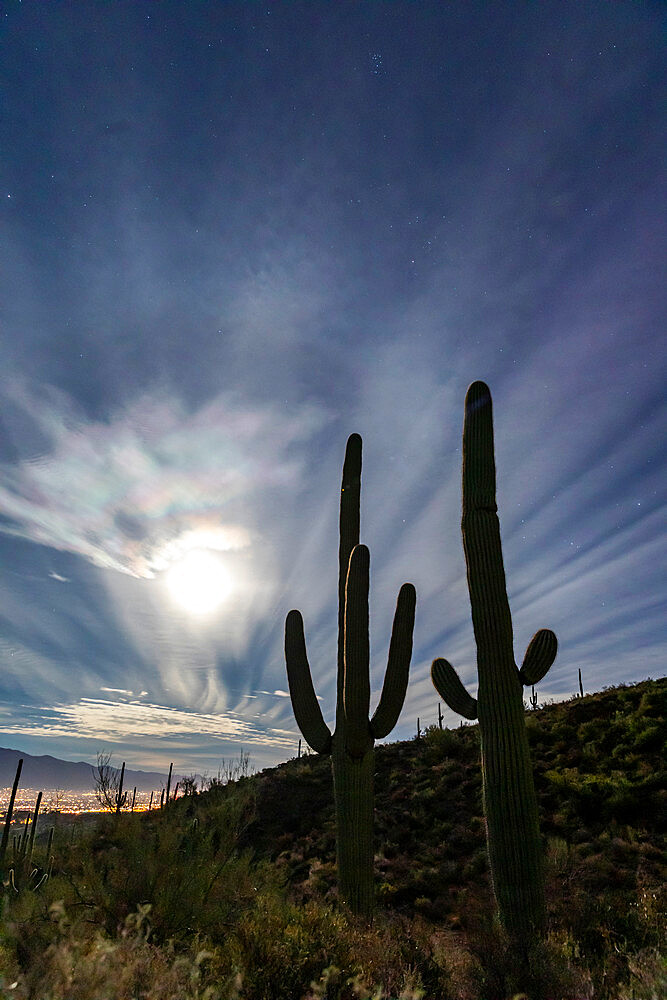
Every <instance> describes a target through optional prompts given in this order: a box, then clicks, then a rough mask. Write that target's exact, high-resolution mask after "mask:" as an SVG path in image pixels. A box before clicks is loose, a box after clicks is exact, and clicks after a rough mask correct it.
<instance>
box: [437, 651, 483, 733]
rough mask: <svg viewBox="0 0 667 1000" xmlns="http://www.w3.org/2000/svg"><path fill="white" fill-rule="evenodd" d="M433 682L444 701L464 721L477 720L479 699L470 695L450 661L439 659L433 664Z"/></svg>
mask: <svg viewBox="0 0 667 1000" xmlns="http://www.w3.org/2000/svg"><path fill="white" fill-rule="evenodd" d="M431 680H432V681H433V684H434V686H435V689H436V691H437V692H438V694H439V695H440V697H441V698H442V700H443V701H445V702H446V703H447V705H448V706H449V707H450V708H451V710H452V712H458V714H459V715H462V716H463V718H464V719H470V720H471V721H472V720H473V719H476V718H477V699H476V698H473V697H472V695H470V694H468V692H467V691H466V689H465V688H464V686H463V684H462V683H461V679H460V677H459V675H458V674H457V673H456V671H455V670H454V667H453V666H452V665H451V663H450V662H449V661H448V660H443V659H438V660H434V661H433V663H432V664H431Z"/></svg>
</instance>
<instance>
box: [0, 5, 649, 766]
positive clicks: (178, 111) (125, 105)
mask: <svg viewBox="0 0 667 1000" xmlns="http://www.w3.org/2000/svg"><path fill="white" fill-rule="evenodd" d="M1 13H2V59H1V60H0V66H1V68H0V73H1V88H2V107H1V134H0V196H1V197H0V211H1V217H0V226H1V231H2V240H1V242H0V294H1V300H0V307H1V310H2V312H1V317H0V320H1V328H0V568H1V569H0V591H1V600H0V660H1V663H2V671H1V672H0V742H2V743H3V744H4V745H7V746H12V747H17V748H20V749H23V750H25V751H27V752H31V753H53V754H55V755H56V756H61V757H65V758H70V759H81V758H88V759H94V757H95V753H96V751H97V750H99V749H107V750H110V751H112V753H113V754H114V755H115V756H117V757H118V758H120V757H121V756H122V758H123V759H126V760H127V761H128V763H131V764H132V765H144V766H150V767H153V766H159V765H164V764H165V762H168V761H169V760H174V761H176V762H177V766H178V768H180V769H182V770H185V771H187V770H188V769H191V770H194V769H199V770H201V769H203V768H206V767H208V768H209V769H210V770H213V771H214V770H215V769H216V767H217V765H218V763H219V761H220V759H221V757H227V758H228V757H231V756H236V754H237V753H238V750H239V748H240V747H241V746H243V747H244V748H245V749H246V750H249V751H250V753H251V756H252V758H253V761H254V763H255V764H256V765H258V766H259V765H263V764H266V763H270V762H273V761H277V760H280V759H284V758H285V757H287V756H290V755H291V754H292V753H293V752H294V749H295V746H296V742H297V739H298V734H297V729H296V724H295V722H294V720H293V716H292V713H291V708H290V704H289V700H288V699H287V698H286V697H285V696H284V693H285V689H286V686H287V685H286V677H285V669H284V662H283V653H282V643H283V623H284V618H285V615H286V613H287V611H288V610H289V609H290V608H291V607H298V608H300V609H301V611H302V612H303V615H304V619H305V623H306V632H307V636H308V644H309V650H310V657H311V666H312V668H313V673H314V678H315V684H316V688H317V691H318V693H319V694H320V695H321V697H322V705H323V711H324V714H325V717H326V718H327V719H328V720H330V719H331V717H332V715H333V712H334V707H335V706H334V701H335V667H334V663H335V629H336V573H337V518H338V511H337V505H338V492H339V487H340V471H341V463H342V457H343V452H344V447H345V441H346V438H347V436H348V435H349V434H350V433H351V432H353V431H357V432H359V433H360V434H361V435H362V437H363V440H364V476H363V492H362V539H363V540H364V541H365V542H366V543H367V544H369V546H370V549H371V616H372V618H371V651H372V658H373V669H372V673H373V678H372V680H373V689H374V691H375V693H376V695H377V693H378V692H379V689H380V687H381V684H382V679H383V674H384V664H385V662H386V651H387V646H388V641H389V632H390V627H391V616H392V614H393V606H394V602H395V598H396V594H397V593H398V590H399V587H400V585H401V583H403V582H404V581H405V580H410V581H412V582H414V584H415V585H416V587H417V599H418V603H417V621H416V631H415V654H414V658H413V668H412V683H411V686H410V690H409V694H408V700H407V702H406V706H405V709H404V712H403V715H402V716H401V720H400V722H399V726H398V728H397V730H396V731H395V736H397V737H407V736H409V735H411V734H412V733H413V732H414V726H415V720H416V717H417V716H418V715H419V716H420V717H421V719H422V720H423V721H424V722H429V721H432V720H433V719H434V718H435V717H436V715H437V696H436V694H435V691H434V690H433V688H432V686H431V683H430V679H429V667H430V662H431V660H432V658H433V657H435V656H446V657H447V658H448V659H450V660H451V661H452V662H453V663H454V664H455V665H456V666H457V668H459V670H460V672H461V673H462V675H463V676H464V678H465V679H466V680H467V681H468V682H469V686H470V687H472V688H474V685H475V682H476V675H475V653H474V644H473V639H472V629H471V624H470V611H469V604H468V597H467V590H466V584H465V565H464V561H463V552H462V547H461V540H460V530H459V522H460V462H461V453H460V435H461V425H462V412H463V399H464V395H465V391H466V387H467V385H468V384H469V383H470V382H471V381H473V380H475V379H478V378H481V379H484V380H485V381H487V382H488V384H489V386H490V388H491V391H492V393H493V397H494V406H495V422H496V451H497V461H498V489H499V495H498V500H499V508H500V518H501V530H502V534H503V540H504V549H505V563H506V572H507V578H508V589H509V593H510V600H511V604H512V609H513V616H514V625H515V641H516V655H517V659H519V660H520V659H521V657H522V656H523V651H524V649H525V646H526V644H527V642H528V640H529V639H530V636H531V635H532V634H533V632H534V631H535V630H536V629H537V628H538V627H541V626H548V627H551V628H553V629H554V630H555V631H556V633H557V635H558V637H559V641H560V650H559V656H558V659H557V661H556V663H555V664H554V666H553V668H552V669H551V671H550V673H549V674H548V676H547V677H546V678H545V680H544V681H543V682H542V684H541V685H540V687H539V691H538V694H539V696H540V698H541V700H546V699H549V698H554V699H557V698H562V697H566V696H569V695H570V694H571V693H572V692H573V691H574V690H575V689H576V686H577V669H578V668H579V667H580V668H581V670H582V673H583V676H584V683H585V685H586V687H587V688H588V689H589V690H594V689H599V688H601V687H603V686H604V685H607V684H614V683H620V682H632V681H637V680H640V679H643V678H645V677H647V676H659V675H661V674H663V673H664V663H665V645H666V644H665V637H664V611H663V605H664V592H665V588H664V582H665V579H664V566H665V564H666V563H667V558H666V556H667V553H666V552H665V532H664V503H665V493H664V485H665V483H664V471H663V469H664V466H663V461H662V455H663V448H664V444H663V442H664V418H665V402H664V395H665V394H664V387H665V350H664V328H665V322H664V321H665V293H664V289H665V287H666V283H665V272H664V260H665V231H664V218H665V215H664V209H665V200H664V190H665V187H664V179H665V176H664V158H663V150H664V140H665V129H664V124H665V117H664V111H663V101H662V100H661V98H664V83H665V80H664V71H663V70H662V67H663V66H664V44H663V38H664V8H663V7H662V5H660V4H652V3H624V2H615V3H606V2H605V3H585V2H577V3H567V2H560V0H559V2H541V3H539V4H537V3H513V4H497V3H472V2H471V3H455V4H445V3H380V2H367V3H343V2H336V3H320V2H311V3H303V4H302V3H294V2H289V3H280V4H276V5H273V4H255V3H245V4H236V3H206V4H205V3H200V4H182V3H149V2H141V3H140V2H134V3H122V2H117V3H113V4H102V3H99V4H96V3H66V4H65V3H58V4H56V3H53V4H43V3H37V2H24V3H7V4H4V5H3V7H2V11H1ZM201 551H205V552H208V553H209V558H210V561H211V562H212V563H213V565H214V566H216V565H217V566H218V567H219V568H220V571H221V572H223V573H225V574H226V583H225V584H224V586H225V587H226V596H225V597H224V600H221V601H220V603H219V604H218V605H217V607H216V608H215V609H213V610H211V609H209V610H208V611H207V612H206V613H204V610H203V605H201V606H199V607H195V608H194V610H193V609H192V608H190V609H189V610H188V609H187V608H186V607H184V606H183V605H182V601H181V599H182V594H180V592H179V591H178V590H177V589H176V588H177V584H178V580H177V581H176V583H175V584H174V576H175V574H177V573H178V572H180V571H181V570H183V560H185V568H186V569H187V567H188V565H189V563H190V562H191V560H192V553H193V552H201ZM188 553H190V555H188ZM211 553H212V555H211ZM205 570H206V567H205V566H204V567H199V568H198V570H197V572H198V576H196V578H195V581H194V582H192V581H189V580H188V578H187V577H185V586H186V588H187V593H186V597H188V596H189V597H190V603H191V604H194V605H196V604H197V601H198V600H200V601H204V602H205V601H206V599H207V597H211V595H213V596H215V594H216V593H217V592H218V591H217V589H216V588H218V587H223V584H222V583H220V582H218V583H216V582H215V581H210V582H209V583H206V584H205V586H204V593H203V594H202V595H199V596H198V593H199V592H198V586H197V580H199V581H200V582H201V581H202V580H203V578H204V573H205ZM170 581H171V583H170ZM172 585H173V586H172ZM179 594H180V598H179ZM448 720H449V721H451V722H454V717H453V716H451V717H449V716H448Z"/></svg>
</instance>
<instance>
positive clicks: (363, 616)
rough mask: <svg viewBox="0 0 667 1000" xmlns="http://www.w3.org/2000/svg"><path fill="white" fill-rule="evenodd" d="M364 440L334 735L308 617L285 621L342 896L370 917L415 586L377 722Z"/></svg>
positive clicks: (350, 516) (345, 488)
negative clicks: (332, 816)
mask: <svg viewBox="0 0 667 1000" xmlns="http://www.w3.org/2000/svg"><path fill="white" fill-rule="evenodd" d="M360 499H361V438H360V437H359V435H358V434H352V435H351V437H350V438H349V439H348V442H347V449H346V452H345V462H344V465H343V482H342V487H341V501H340V545H339V551H338V683H337V700H336V726H335V729H334V732H333V733H331V732H330V731H329V727H328V726H327V725H326V723H325V721H324V718H323V716H322V711H321V709H320V706H319V704H318V701H317V697H316V695H315V690H314V688H313V681H312V678H311V674H310V667H309V665H308V657H307V654H306V642H305V637H304V630H303V619H302V617H301V614H300V613H299V612H298V611H290V613H289V614H288V616H287V621H286V622H285V659H286V661H287V677H288V681H289V689H290V695H291V698H292V707H293V709H294V715H295V717H296V721H297V723H298V725H299V728H300V729H301V732H302V733H303V735H304V737H305V739H306V741H307V742H308V744H309V745H310V746H311V747H312V748H313V750H315V751H316V752H317V753H321V754H331V761H332V770H333V782H334V797H335V803H336V834H337V837H336V852H337V861H338V884H339V891H340V894H341V897H342V898H343V899H344V900H345V901H346V902H347V904H348V905H349V907H350V909H351V910H352V911H353V912H354V913H357V914H360V915H361V916H364V917H366V918H370V916H371V914H372V910H373V756H374V754H373V746H374V743H375V740H376V739H382V738H383V737H385V736H388V735H389V733H390V732H391V730H392V729H393V728H394V726H395V724H396V721H397V720H398V716H399V714H400V712H401V708H402V707H403V701H404V699H405V692H406V689H407V685H408V672H409V669H410V657H411V655H412V632H413V627H414V617H415V600H416V598H415V589H414V587H413V586H412V584H410V583H404V584H403V586H402V587H401V590H400V593H399V595H398V601H397V603H396V613H395V615H394V624H393V628H392V634H391V642H390V645H389V659H388V663H387V671H386V674H385V680H384V684H383V687H382V694H381V696H380V701H379V704H378V706H377V709H376V710H375V713H374V715H373V717H372V718H371V719H370V720H369V718H368V715H369V704H370V642H369V623H368V589H369V563H370V557H369V552H368V549H367V548H366V546H365V545H359V522H360Z"/></svg>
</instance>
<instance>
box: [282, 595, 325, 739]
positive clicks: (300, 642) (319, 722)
mask: <svg viewBox="0 0 667 1000" xmlns="http://www.w3.org/2000/svg"><path fill="white" fill-rule="evenodd" d="M285 661H286V663H287V680H288V683H289V691H290V697H291V699H292V708H293V710H294V717H295V719H296V721H297V725H298V727H299V729H300V730H301V732H302V733H303V735H304V737H305V739H306V741H307V742H308V745H309V746H311V747H312V748H313V750H314V751H315V753H329V751H330V750H331V733H330V731H329V728H328V726H327V724H326V722H325V721H324V718H323V716H322V710H321V708H320V706H319V702H318V700H317V697H316V695H315V688H314V687H313V680H312V677H311V673H310V666H309V665H308V655H307V653H306V640H305V636H304V633H303V618H302V617H301V613H300V612H299V611H290V613H289V614H288V616H287V620H286V621H285Z"/></svg>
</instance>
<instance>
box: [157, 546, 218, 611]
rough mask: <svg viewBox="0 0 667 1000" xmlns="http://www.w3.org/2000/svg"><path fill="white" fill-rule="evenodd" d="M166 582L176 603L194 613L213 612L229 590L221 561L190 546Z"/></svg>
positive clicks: (169, 570)
mask: <svg viewBox="0 0 667 1000" xmlns="http://www.w3.org/2000/svg"><path fill="white" fill-rule="evenodd" d="M165 582H166V584H167V587H168V589H169V593H170V594H171V596H172V597H173V599H174V600H175V601H176V603H177V604H180V606H181V607H182V608H184V609H185V610H186V611H189V612H190V614H194V615H206V614H209V613H210V612H211V611H215V609H216V608H217V607H218V605H220V604H222V602H223V601H224V600H225V598H226V597H227V595H228V594H229V592H230V590H231V589H232V583H231V580H230V577H229V573H228V572H227V570H226V569H225V567H224V565H223V563H222V561H221V560H220V559H218V557H217V556H215V555H213V553H212V552H205V551H203V550H201V549H193V550H192V551H190V552H188V553H186V555H184V556H183V558H182V559H181V560H179V561H178V562H177V563H174V565H173V566H171V567H170V569H168V570H167V573H166V577H165Z"/></svg>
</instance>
